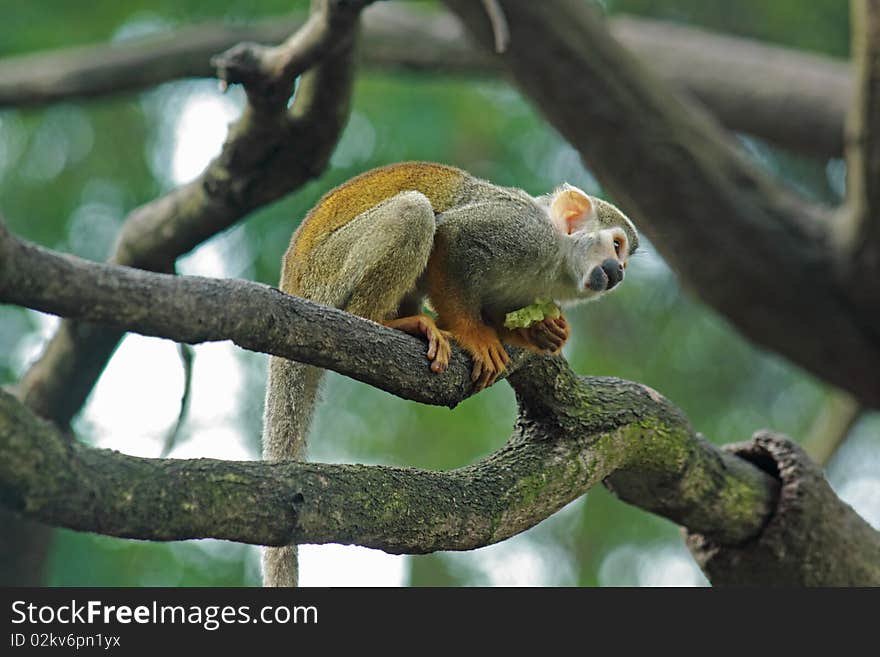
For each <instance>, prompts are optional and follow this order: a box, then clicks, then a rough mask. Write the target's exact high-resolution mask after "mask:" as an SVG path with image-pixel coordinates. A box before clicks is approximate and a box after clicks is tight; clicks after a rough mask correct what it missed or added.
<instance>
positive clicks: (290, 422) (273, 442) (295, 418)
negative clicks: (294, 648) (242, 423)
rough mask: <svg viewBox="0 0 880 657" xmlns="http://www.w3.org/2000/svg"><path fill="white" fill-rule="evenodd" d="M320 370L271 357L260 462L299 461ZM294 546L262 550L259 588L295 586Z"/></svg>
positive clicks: (320, 375) (310, 421) (316, 394)
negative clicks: (261, 459)
mask: <svg viewBox="0 0 880 657" xmlns="http://www.w3.org/2000/svg"><path fill="white" fill-rule="evenodd" d="M323 374H324V370H322V369H321V368H318V367H314V366H312V365H305V364H303V363H297V362H295V361H291V360H287V359H285V358H279V357H277V356H273V357H272V358H271V359H270V360H269V381H268V384H267V386H266V406H265V410H264V414H263V459H265V460H267V461H278V460H281V459H297V460H299V459H302V457H303V452H304V451H305V445H306V434H307V433H308V430H309V426H310V425H311V423H312V414H313V413H314V411H315V402H316V400H317V396H318V387H319V385H320V383H321V378H322V377H323ZM296 584H297V559H296V546H295V545H285V546H283V547H266V548H263V586H296Z"/></svg>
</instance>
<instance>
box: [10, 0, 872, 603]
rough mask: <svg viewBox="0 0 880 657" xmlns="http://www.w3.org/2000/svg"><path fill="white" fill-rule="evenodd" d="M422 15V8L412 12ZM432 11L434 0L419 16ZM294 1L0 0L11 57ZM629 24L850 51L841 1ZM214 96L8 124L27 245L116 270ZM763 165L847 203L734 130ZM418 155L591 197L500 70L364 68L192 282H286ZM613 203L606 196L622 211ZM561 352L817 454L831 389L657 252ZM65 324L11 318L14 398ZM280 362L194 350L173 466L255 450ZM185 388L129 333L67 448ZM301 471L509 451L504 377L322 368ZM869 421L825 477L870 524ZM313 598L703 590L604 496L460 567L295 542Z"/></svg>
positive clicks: (132, 574)
mask: <svg viewBox="0 0 880 657" xmlns="http://www.w3.org/2000/svg"><path fill="white" fill-rule="evenodd" d="M408 4H410V5H412V4H416V3H408ZM418 4H419V5H421V6H423V7H424V10H425V11H439V10H441V9H439V8H438V7H436V6H435V5H433V3H418ZM305 5H306V3H305V2H291V0H209V1H208V0H173V1H171V0H128V1H127V2H124V3H121V2H116V1H115V0H114V1H110V0H100V1H93V2H90V3H79V2H69V1H67V0H36V1H32V2H18V1H15V2H13V1H11V0H0V9H2V11H0V15H2V16H3V20H2V21H0V56H8V55H13V54H20V53H25V52H31V51H38V50H45V49H52V48H60V47H65V46H72V45H78V44H87V43H97V42H105V41H121V40H125V39H131V38H136V37H138V36H141V35H145V34H150V33H155V32H160V31H164V30H169V29H173V28H176V27H179V26H183V25H186V24H191V23H197V22H201V21H208V20H211V21H216V20H227V21H231V22H243V21H248V20H252V19H256V18H259V17H265V16H271V15H278V14H282V13H284V12H286V11H289V10H290V9H291V7H299V8H305ZM603 5H604V6H605V8H606V9H607V11H608V12H609V13H610V14H616V13H631V14H637V15H642V16H651V17H657V18H663V19H667V20H672V21H678V22H683V23H686V24H692V25H699V26H704V27H707V28H710V29H713V30H717V31H721V32H729V33H734V34H738V35H743V36H749V37H753V38H757V39H762V40H766V41H770V42H774V43H779V44H783V45H788V46H791V47H797V48H802V49H805V50H811V51H815V52H820V53H823V54H828V55H833V56H837V57H842V58H846V57H847V56H848V51H849V26H848V21H849V13H848V7H847V3H846V2H841V1H840V0H813V1H812V2H809V3H805V2H802V1H801V0H773V2H765V1H764V0H728V1H721V0H717V1H711V2H706V1H705V0H607V1H606V2H604V3H603ZM242 104H243V97H242V94H241V93H240V90H238V89H234V88H233V89H231V90H230V91H229V92H227V93H226V94H221V93H220V91H219V90H218V88H217V84H216V82H215V81H209V80H193V81H180V82H174V83H169V84H164V85H162V86H160V87H158V88H155V89H153V90H150V91H147V92H143V93H137V94H130V95H123V96H118V97H112V98H108V99H102V100H94V101H84V102H66V103H61V104H56V105H53V106H50V107H48V108H46V109H35V110H21V111H18V110H0V211H2V212H3V213H4V214H5V216H6V219H7V222H8V223H9V225H10V226H11V228H12V229H13V230H14V231H15V232H16V233H18V234H19V235H21V236H23V237H25V238H27V239H30V240H33V241H35V242H38V243H40V244H43V245H46V246H49V247H51V248H54V249H58V250H60V251H64V252H69V253H74V254H76V255H78V256H81V257H84V258H89V259H94V260H103V259H105V258H106V257H107V256H108V255H109V253H110V251H111V249H112V246H113V243H114V239H115V236H116V234H117V231H118V230H119V227H120V225H121V222H122V221H123V218H124V216H125V215H126V213H127V212H129V211H130V210H132V209H133V208H135V207H137V206H138V205H140V204H142V203H144V202H146V201H148V200H150V199H152V198H154V197H155V196H157V195H159V194H162V193H164V192H166V191H168V190H169V189H171V188H173V187H174V186H176V185H178V184H180V183H183V182H186V181H188V180H190V179H192V178H193V177H195V176H196V174H197V173H198V172H199V171H200V170H201V168H202V167H204V165H205V164H206V163H207V162H208V161H209V160H210V158H211V157H213V156H214V155H215V154H216V153H217V152H218V151H219V148H220V145H221V143H222V141H223V138H224V135H225V132H226V126H227V124H228V123H229V122H230V121H232V120H233V119H234V118H235V117H236V116H237V114H238V112H239V111H240V109H241V107H242ZM742 143H743V146H744V148H746V149H747V150H748V151H749V152H750V153H751V154H752V155H753V156H754V157H755V159H756V160H757V161H758V162H760V164H761V166H764V167H766V168H768V169H770V170H772V171H773V173H774V174H776V175H777V176H779V177H781V178H783V179H785V180H786V181H787V182H788V184H790V185H792V186H794V187H796V188H797V189H798V190H800V191H801V192H802V193H805V194H807V195H808V196H809V197H811V198H813V199H816V200H819V201H823V202H827V203H836V202H838V201H839V200H840V198H841V195H842V193H843V184H844V176H845V165H844V163H843V162H842V161H841V160H836V159H835V160H829V161H825V162H819V161H815V160H803V159H799V158H797V157H794V156H792V155H790V154H786V153H783V152H780V151H777V150H774V149H773V148H772V147H770V146H768V145H767V144H765V143H762V142H760V141H758V140H755V139H752V138H748V137H745V136H743V137H742ZM408 159H420V160H436V161H440V162H446V163H450V164H454V165H457V166H460V167H463V168H465V169H468V170H470V171H471V172H473V173H474V174H476V175H479V176H481V177H484V178H488V179H491V180H493V181H495V182H498V183H501V184H505V185H515V186H518V187H522V188H524V189H526V190H528V191H529V192H531V193H533V194H540V193H544V192H546V191H548V190H549V189H551V188H552V187H554V186H555V185H557V184H558V183H560V182H561V181H568V182H571V183H572V184H575V185H577V186H579V187H582V188H583V189H585V190H587V191H588V192H590V193H597V194H601V193H602V190H601V189H599V188H598V186H597V183H596V182H595V180H594V179H593V177H592V176H591V175H590V173H589V171H588V170H587V169H586V168H585V167H584V166H583V164H582V163H581V162H580V159H579V157H578V155H577V154H576V152H575V151H574V150H573V149H572V148H571V147H570V146H568V145H567V144H566V143H565V142H564V141H563V140H562V139H561V138H560V137H559V136H558V135H557V134H556V133H555V132H554V131H553V129H552V128H550V127H548V125H547V124H546V123H545V122H544V121H543V120H542V119H541V118H540V116H539V115H537V113H536V112H535V110H534V109H533V108H532V107H531V106H530V105H529V104H528V103H527V102H526V101H525V100H524V99H523V98H522V97H521V96H520V94H519V93H518V92H517V91H516V90H514V89H513V88H512V87H510V86H509V85H508V84H506V83H505V82H503V81H501V80H498V79H488V78H486V79H475V78H456V77H445V76H441V75H431V74H402V73H377V72H370V71H361V72H360V74H359V77H358V82H357V86H356V93H355V98H354V110H353V112H352V115H351V120H350V122H349V124H348V127H347V128H346V130H345V133H344V135H343V137H342V140H341V142H340V144H339V146H338V148H337V150H336V152H335V154H334V156H333V158H332V160H331V163H330V167H329V169H328V170H327V171H326V173H325V174H324V175H323V176H322V177H321V178H320V179H319V180H317V181H315V182H312V183H311V184H309V185H308V186H307V187H305V188H304V189H302V190H301V191H299V192H297V193H296V194H294V195H292V196H290V197H288V198H286V199H284V200H282V201H280V202H278V203H276V204H274V205H272V206H270V207H267V208H264V209H262V210H261V211H259V212H257V213H256V214H254V215H253V216H251V217H250V218H248V219H247V220H246V221H244V222H242V223H240V224H239V225H238V226H236V227H234V228H232V229H231V230H229V231H227V232H226V233H224V234H222V235H219V236H217V237H216V238H214V239H212V240H210V241H209V242H207V243H205V244H204V245H203V246H201V247H200V248H198V249H197V250H196V251H194V252H193V253H191V254H189V255H188V256H186V257H185V258H184V259H183V260H182V262H181V263H180V268H179V270H180V272H181V273H186V274H199V275H206V276H224V277H242V278H248V279H252V280H257V281H262V282H265V283H270V284H275V283H277V279H278V271H279V263H280V258H281V254H282V252H283V250H284V248H285V246H286V243H287V241H288V239H289V236H290V234H291V232H292V231H293V230H294V228H295V227H296V225H297V223H298V221H299V220H300V218H301V217H302V216H303V215H304V214H305V212H306V211H307V210H308V209H309V208H310V207H311V206H312V204H313V203H314V202H315V200H316V199H317V198H318V197H319V196H320V195H321V194H323V193H324V192H325V191H327V190H328V189H329V188H331V187H332V186H334V185H335V184H338V183H339V182H342V181H343V180H345V179H347V178H350V177H351V176H353V175H355V174H357V173H360V172H362V171H364V170H366V169H369V168H371V167H373V166H378V165H381V164H386V163H389V162H394V161H400V160H408ZM611 200H612V201H613V199H611ZM569 318H570V321H571V322H572V324H573V329H574V332H573V338H572V340H571V342H570V344H569V345H568V346H567V347H566V350H565V353H566V355H567V357H568V358H569V360H570V362H571V364H572V366H573V367H574V369H575V370H577V371H578V372H583V373H590V374H597V375H613V376H618V377H624V378H629V379H634V380H637V381H641V382H643V383H646V384H648V385H650V386H651V387H653V388H656V389H657V390H659V391H661V392H663V394H665V395H666V396H667V397H669V398H670V399H671V400H672V401H673V402H674V403H676V404H677V405H678V406H680V407H681V408H682V409H684V411H685V412H686V413H687V414H688V416H689V417H690V419H691V421H692V423H693V425H694V426H695V428H697V430H699V431H701V432H702V433H704V434H705V435H706V437H707V438H708V439H709V440H711V441H712V442H715V443H719V444H720V443H725V442H732V441H739V440H745V439H747V438H748V437H749V436H750V435H751V434H752V432H753V431H755V430H756V429H759V428H764V427H768V428H772V429H774V430H777V431H781V432H783V433H786V434H788V435H789V436H791V437H793V438H794V439H796V440H804V439H806V438H807V437H808V436H809V435H810V432H811V430H812V428H813V425H814V423H815V422H816V420H817V417H818V416H819V415H820V414H821V413H822V411H823V409H825V408H826V407H827V406H828V405H829V404H831V403H832V402H833V401H834V399H835V392H834V391H833V390H832V389H830V388H829V387H828V386H826V385H825V384H823V383H822V382H820V381H818V380H816V379H815V378H813V377H812V376H810V375H808V374H807V373H805V372H804V371H802V370H800V369H799V368H797V367H795V366H793V365H792V364H790V363H788V362H787V361H785V360H784V359H782V358H781V357H779V356H777V355H774V354H773V353H768V352H765V351H762V350H760V349H758V348H756V347H755V346H753V345H752V344H750V343H749V342H747V341H746V340H745V339H743V338H742V337H741V336H739V335H738V334H737V333H736V331H734V330H733V329H732V328H731V327H730V325H729V324H728V323H727V322H726V321H725V320H724V318H723V317H721V316H719V315H718V314H716V313H715V312H714V311H712V310H710V309H708V308H706V307H705V306H704V305H702V304H701V303H700V302H699V300H697V299H696V298H695V297H694V296H693V295H691V294H689V293H688V292H687V291H686V290H685V289H683V286H682V284H681V281H679V280H677V278H676V276H675V274H674V273H673V272H672V271H670V269H669V268H668V267H667V266H666V265H665V263H664V262H663V259H662V258H661V257H660V256H659V255H658V254H657V252H656V251H655V250H654V249H653V248H652V246H651V245H650V244H646V245H645V247H644V249H643V250H642V251H641V252H640V253H639V254H638V256H636V258H635V260H634V261H633V263H632V266H631V267H630V268H629V269H628V274H627V281H626V284H625V285H624V286H622V288H621V289H620V290H619V291H618V292H615V294H613V295H611V296H609V297H608V298H607V299H605V300H602V301H601V302H598V303H596V304H593V305H588V306H585V307H580V308H578V309H576V310H574V311H572V312H571V313H570V315H569ZM56 323H57V319H56V318H53V317H50V316H47V315H42V314H39V313H36V312H32V311H29V310H24V309H20V308H16V307H10V306H0V383H2V384H10V383H14V382H15V381H16V380H17V379H18V378H19V377H20V376H21V374H22V373H23V372H24V371H25V370H26V368H27V367H28V365H29V363H31V362H32V361H33V360H34V359H35V358H36V357H37V355H38V354H39V352H40V349H41V347H42V345H43V344H44V342H45V341H46V339H47V338H48V336H50V335H51V333H52V330H53V328H54V327H55V325H56ZM266 365H267V357H265V356H264V355H260V354H253V353H249V352H245V351H241V350H239V349H237V348H235V347H234V346H232V345H231V344H228V343H221V344H210V345H202V346H198V347H196V348H195V362H194V372H193V382H192V385H193V398H192V402H191V408H190V412H189V417H188V420H187V422H186V424H185V426H184V427H183V431H182V434H181V437H180V438H179V440H178V443H177V447H176V448H175V450H174V451H173V452H172V454H171V456H172V457H180V458H189V457H199V456H206V457H208V456H210V457H217V458H230V459H255V458H257V457H258V444H259V434H260V422H261V412H262V399H263V393H264V387H265V374H266ZM182 391H183V368H182V365H181V362H180V359H179V356H178V354H177V348H176V345H174V344H173V343H170V342H168V341H163V340H158V339H152V338H145V337H141V336H135V335H130V336H129V337H127V338H126V339H125V341H124V342H123V344H122V345H121V347H120V348H119V350H118V351H117V353H116V356H115V357H114V359H113V360H112V362H111V363H110V365H109V367H108V368H107V370H106V372H105V373H104V375H103V377H102V379H101V380H100V383H99V384H98V386H97V387H96V389H95V390H94V392H93V394H92V395H91V397H90V398H89V401H88V403H87V405H86V407H85V409H84V411H83V412H82V413H81V415H80V416H79V417H78V418H77V419H76V421H75V423H74V428H75V430H76V433H77V435H78V437H79V438H80V439H81V440H83V441H86V442H89V443H91V444H94V445H97V446H101V447H108V448H113V449H118V450H120V451H122V452H125V453H129V454H135V455H143V456H158V455H159V452H160V450H161V446H162V441H163V439H164V436H165V434H166V433H167V431H168V430H169V429H170V427H172V426H173V424H174V422H175V419H176V416H177V413H178V409H179V404H180V397H181V394H182ZM324 396H325V399H326V402H325V404H324V405H323V406H322V408H321V410H320V411H319V413H318V416H317V420H316V426H315V431H314V433H313V436H312V440H311V447H310V457H311V458H312V459H315V460H321V461H331V462H360V463H385V464H394V465H403V466H415V467H422V468H436V469H445V468H454V467H458V466H462V465H465V464H468V463H471V462H473V461H475V460H477V459H479V458H481V457H482V456H484V455H486V454H488V453H490V452H491V451H493V450H495V449H497V448H498V447H500V446H501V445H502V444H503V443H504V441H505V440H506V438H507V436H508V435H509V433H510V430H511V426H512V422H513V419H514V399H513V394H512V392H511V390H510V388H509V387H508V386H507V385H506V384H503V383H502V384H499V385H496V386H495V387H494V388H492V389H490V390H489V391H487V392H485V393H483V394H480V395H478V396H477V397H476V398H473V399H470V400H468V401H466V402H465V403H463V404H461V406H460V407H459V408H457V409H455V410H454V411H448V410H445V409H437V408H430V407H425V406H421V405H418V404H415V403H410V402H404V401H401V400H399V399H397V398H394V397H392V396H390V395H388V394H385V393H383V392H380V391H378V390H375V389H372V388H370V387H367V386H365V385H362V384H359V383H356V382H353V381H351V380H348V379H345V378H343V377H340V376H337V375H331V376H330V377H329V380H328V383H327V385H326V389H325V393H324ZM878 429H880V418H878V415H877V414H868V415H865V416H863V418H862V419H861V420H860V421H859V422H858V423H857V424H856V426H855V427H854V428H853V430H852V432H851V434H850V437H849V439H848V440H847V441H846V442H845V444H844V445H843V446H842V447H841V448H840V449H839V450H838V452H837V453H836V454H835V456H834V457H833V459H832V460H831V462H830V463H829V465H828V470H827V472H828V477H829V480H830V481H831V483H832V485H833V486H834V488H835V490H837V492H838V493H839V494H840V495H841V496H842V497H843V498H844V499H845V500H846V501H848V502H849V503H850V504H852V505H853V506H854V507H855V508H856V509H857V510H858V511H859V512H860V513H861V514H862V515H863V516H864V517H865V518H866V519H868V520H869V522H871V523H872V524H873V525H874V526H875V527H880V450H878V447H880V437H878V436H880V431H878ZM301 563H302V581H303V584H305V585H322V586H323V585H330V586H338V585H704V584H705V583H706V581H705V579H704V578H703V576H702V575H701V573H700V572H699V570H698V569H697V568H696V566H695V565H694V563H693V562H692V560H691V559H690V557H689V555H688V553H687V551H686V550H685V549H684V546H683V542H682V539H681V536H680V533H679V530H678V528H677V527H676V526H674V525H673V524H671V523H670V522H668V521H666V520H663V519H661V518H657V517H654V516H652V515H649V514H647V513H645V512H643V511H640V510H638V509H636V508H633V507H630V506H627V505H626V504H624V503H622V502H620V501H618V500H617V499H616V498H614V497H613V496H612V495H611V494H609V493H608V492H607V491H605V490H604V489H603V488H601V487H600V488H597V489H595V490H593V491H591V492H590V493H589V494H588V495H586V496H584V497H582V498H581V499H579V500H577V501H576V502H574V503H572V504H571V505H569V506H568V507H567V508H565V509H563V510H562V511H561V512H559V513H557V514H556V515H555V516H553V517H551V518H550V519H548V520H547V521H545V522H543V523H541V524H540V525H538V526H537V527H535V528H533V529H532V530H530V531H528V532H525V533H524V534H522V535H520V536H517V537H515V538H513V539H511V540H508V541H506V542H504V543H502V544H500V545H497V546H492V547H488V548H484V549H481V550H476V551H473V552H467V553H440V554H434V555H428V556H419V557H399V556H391V555H386V554H384V553H382V552H378V551H373V550H367V549H364V548H356V547H342V546H305V547H304V548H302V557H301ZM45 568H46V582H47V583H48V584H51V585H89V586H114V585H133V586H141V585H165V586H177V585H225V586H236V585H255V584H257V583H258V581H259V572H258V552H257V549H256V548H254V547H251V546H242V545H237V544H232V543H225V542H219V541H207V540H206V541H188V542H180V543H170V544H157V543H147V542H139V541H128V540H121V539H112V538H107V537H101V536H95V535H91V534H85V533H77V532H71V531H66V530H58V531H56V532H55V535H54V539H53V542H52V547H51V550H50V553H49V557H48V559H47V562H46V564H45Z"/></svg>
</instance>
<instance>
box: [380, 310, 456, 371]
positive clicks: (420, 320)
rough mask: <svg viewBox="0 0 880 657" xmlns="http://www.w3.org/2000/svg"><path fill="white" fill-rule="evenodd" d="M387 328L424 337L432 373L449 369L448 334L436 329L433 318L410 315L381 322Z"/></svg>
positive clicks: (450, 351)
mask: <svg viewBox="0 0 880 657" xmlns="http://www.w3.org/2000/svg"><path fill="white" fill-rule="evenodd" d="M382 324H384V325H385V326H387V327H388V328H393V329H397V330H398V331H403V332H404V333H409V334H410V335H415V336H424V337H425V338H427V340H428V360H430V361H431V371H432V372H437V373H439V372H445V371H446V368H447V367H449V356H450V355H451V354H452V347H451V346H450V344H449V338H450V334H449V332H448V331H443V330H441V329H439V328H437V324H436V323H435V322H434V318H433V317H431V316H430V315H411V316H409V317H400V318H398V319H389V320H387V321H384V322H382Z"/></svg>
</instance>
